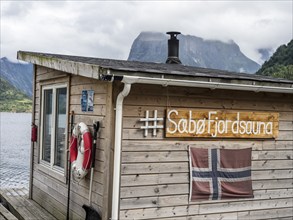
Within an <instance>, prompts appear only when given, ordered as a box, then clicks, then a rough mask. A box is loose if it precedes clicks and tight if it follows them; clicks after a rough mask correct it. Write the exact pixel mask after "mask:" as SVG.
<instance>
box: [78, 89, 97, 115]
mask: <svg viewBox="0 0 293 220" xmlns="http://www.w3.org/2000/svg"><path fill="white" fill-rule="evenodd" d="M81 111H83V112H92V111H94V91H93V90H82V93H81Z"/></svg>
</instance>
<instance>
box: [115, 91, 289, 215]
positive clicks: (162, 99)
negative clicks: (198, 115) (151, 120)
mask: <svg viewBox="0 0 293 220" xmlns="http://www.w3.org/2000/svg"><path fill="white" fill-rule="evenodd" d="M150 87H152V88H153V89H152V90H150V89H149V88H150ZM169 89H170V90H172V91H171V92H170V91H167V89H166V88H163V87H159V86H143V85H140V86H135V85H134V86H133V88H132V91H131V93H130V95H129V96H128V97H126V99H125V102H124V109H123V110H124V117H123V141H122V165H121V200H120V208H121V209H120V217H121V219H186V220H187V219H188V220H189V219H217V217H218V218H219V219H231V216H233V217H232V219H238V215H239V216H241V217H243V216H247V218H249V217H248V216H250V217H251V219H254V217H255V219H259V218H260V216H261V214H260V213H262V212H263V213H264V216H266V217H269V213H270V212H273V211H270V210H272V209H276V211H277V210H284V212H286V211H288V209H289V207H290V206H291V205H292V204H291V203H292V197H293V194H292V189H293V180H292V163H293V160H292V157H293V153H292V150H293V123H292V121H293V111H292V110H293V101H292V100H293V99H292V98H293V97H292V95H285V96H283V95H280V94H268V93H262V94H254V93H251V94H250V96H244V95H242V96H241V97H237V98H235V97H236V96H231V95H230V94H229V93H228V92H226V91H222V90H218V91H216V92H214V91H212V94H213V95H210V92H209V93H206V91H205V92H204V89H192V88H188V89H186V88H176V89H175V88H172V87H169ZM237 93H239V94H240V93H241V94H247V93H243V92H237ZM182 107H183V108H185V107H188V108H195V109H197V110H204V109H210V110H233V111H256V112H266V113H268V114H269V113H272V112H276V113H279V129H278V130H279V135H278V137H277V138H276V139H250V140H247V139H245V138H243V139H235V138H225V139H223V138H214V139H213V138H172V139H168V140H167V139H166V138H165V136H164V132H163V130H162V129H158V130H157V136H156V137H153V136H152V134H151V133H152V130H149V134H148V137H144V131H143V130H141V129H140V127H141V126H143V125H144V123H143V122H140V118H144V117H145V111H146V110H149V111H150V112H151V113H150V114H153V111H154V110H157V111H158V117H165V112H166V109H167V108H182ZM161 124H162V125H165V124H164V122H163V123H161ZM189 147H199V148H227V149H243V148H249V147H251V148H252V187H253V190H254V196H255V197H254V198H253V199H241V200H226V201H225V200H223V201H201V202H197V203H190V202H188V197H189V162H188V148H189ZM176 192H178V194H176ZM248 213H250V214H248ZM278 216H279V217H282V215H278V214H276V215H272V218H278ZM287 216H288V214H287V215H286V214H284V215H283V217H287ZM229 217H230V218H229ZM243 218H244V217H243Z"/></svg>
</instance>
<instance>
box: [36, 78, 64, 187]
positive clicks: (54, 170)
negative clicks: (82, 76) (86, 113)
mask: <svg viewBox="0 0 293 220" xmlns="http://www.w3.org/2000/svg"><path fill="white" fill-rule="evenodd" d="M60 88H66V95H67V97H66V116H65V118H66V121H65V140H64V141H65V145H64V147H65V151H64V168H62V167H59V166H57V165H55V164H54V163H55V150H56V140H55V138H56V124H57V122H56V115H57V99H58V98H57V89H60ZM46 90H52V121H51V122H52V125H51V134H52V135H51V153H50V162H47V161H45V160H44V159H43V148H44V133H43V132H44V123H45V122H44V114H45V109H44V107H45V91H46ZM68 108H69V90H68V83H59V84H49V85H42V86H41V102H40V122H41V123H40V124H41V126H40V133H39V134H40V147H39V149H40V152H39V164H40V165H41V166H39V169H40V170H41V171H43V172H46V173H48V174H50V175H51V176H54V177H56V178H58V179H60V180H63V181H66V178H65V177H66V170H67V160H68V158H67V157H68V154H67V148H68V115H69V114H68Z"/></svg>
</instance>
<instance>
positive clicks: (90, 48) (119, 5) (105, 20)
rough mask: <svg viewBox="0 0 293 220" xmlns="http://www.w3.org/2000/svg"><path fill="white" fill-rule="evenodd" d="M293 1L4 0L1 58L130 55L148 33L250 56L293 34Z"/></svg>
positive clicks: (112, 57)
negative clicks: (176, 34) (172, 34)
mask: <svg viewBox="0 0 293 220" xmlns="http://www.w3.org/2000/svg"><path fill="white" fill-rule="evenodd" d="M292 2H293V0H288V1H282V0H275V1H248V0H245V1H179V0H178V1H94V0H91V1H16V0H15V1H5V0H4V1H3V0H0V4H1V57H4V56H6V57H9V58H16V52H17V51H18V50H26V51H36V52H46V53H60V54H71V55H78V56H93V57H100V58H111V59H127V58H128V54H129V51H130V48H131V44H132V42H133V41H134V39H135V38H136V37H137V36H138V35H139V33H140V32H142V31H157V32H164V33H165V32H167V31H171V30H175V31H180V32H181V33H182V34H185V35H187V34H189V35H195V36H198V37H202V38H205V39H217V40H222V41H228V40H233V41H234V42H236V43H237V44H238V45H239V46H240V49H241V51H242V52H243V53H244V54H245V55H246V56H248V57H249V58H251V59H253V60H255V61H259V60H260V54H259V53H258V52H257V49H259V48H272V49H276V48H277V47H278V46H279V45H281V44H287V43H288V42H289V41H290V40H291V39H292V38H293V37H292V35H293V30H292V29H293V27H292V25H293V15H292V14H293V3H292Z"/></svg>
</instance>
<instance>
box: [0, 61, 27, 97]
mask: <svg viewBox="0 0 293 220" xmlns="http://www.w3.org/2000/svg"><path fill="white" fill-rule="evenodd" d="M0 65H1V68H0V71H1V72H0V76H1V77H2V78H3V79H5V80H6V81H7V82H9V83H10V84H11V85H13V86H14V87H15V88H17V89H19V90H20V91H23V92H24V93H25V94H26V95H28V96H29V97H32V86H33V85H32V81H33V65H32V64H28V63H24V62H18V61H16V62H14V61H11V60H9V59H7V58H6V57H3V58H1V59H0Z"/></svg>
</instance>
